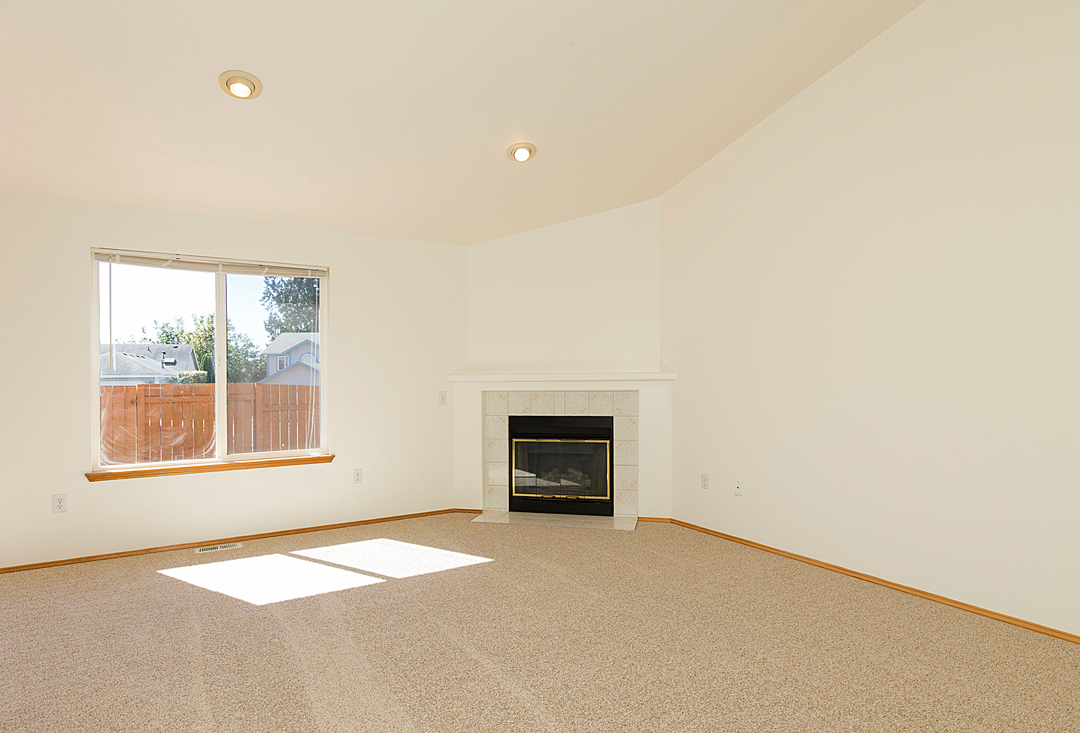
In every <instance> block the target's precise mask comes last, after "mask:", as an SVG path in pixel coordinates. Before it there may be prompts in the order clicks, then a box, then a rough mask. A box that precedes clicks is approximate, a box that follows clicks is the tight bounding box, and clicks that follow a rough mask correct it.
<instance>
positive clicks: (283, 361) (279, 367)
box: [275, 354, 289, 372]
mask: <svg viewBox="0 0 1080 733" xmlns="http://www.w3.org/2000/svg"><path fill="white" fill-rule="evenodd" d="M282 364H284V365H285V366H282ZM288 368H289V357H288V356H286V355H285V354H279V355H278V358H277V369H276V370H275V371H278V372H283V371H285V370H286V369H288Z"/></svg>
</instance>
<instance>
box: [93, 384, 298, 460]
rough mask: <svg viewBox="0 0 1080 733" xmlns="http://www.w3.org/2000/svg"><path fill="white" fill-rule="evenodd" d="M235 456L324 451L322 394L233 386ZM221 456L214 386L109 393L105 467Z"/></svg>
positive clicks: (104, 402)
mask: <svg viewBox="0 0 1080 733" xmlns="http://www.w3.org/2000/svg"><path fill="white" fill-rule="evenodd" d="M228 395H229V396H228V405H227V413H228V424H227V426H226V433H225V435H226V436H227V437H228V452H229V453H230V454H238V453H252V452H262V451H277V450H305V449H311V448H317V447H318V446H319V388H318V387H308V386H298V385H289V384H254V383H241V384H230V385H229V391H228ZM213 457H214V385H213V384H136V385H125V386H111V385H110V386H105V387H102V388H101V463H102V465H110V464H118V463H156V462H160V461H184V460H196V459H200V458H213Z"/></svg>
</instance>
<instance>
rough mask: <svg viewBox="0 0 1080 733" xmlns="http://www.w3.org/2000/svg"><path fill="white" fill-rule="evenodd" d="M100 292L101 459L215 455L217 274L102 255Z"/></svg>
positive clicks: (121, 460)
mask: <svg viewBox="0 0 1080 733" xmlns="http://www.w3.org/2000/svg"><path fill="white" fill-rule="evenodd" d="M98 291H99V294H100V300H99V314H100V319H99V335H100V338H99V341H100V344H101V345H100V354H99V356H100V359H99V369H98V378H99V384H100V391H101V465H103V466H106V465H116V464H128V463H157V462H162V461H181V460H195V459H203V458H213V457H214V433H215V431H214V383H213V382H214V378H213V366H212V364H213V355H214V315H213V314H214V275H213V274H212V273H205V272H189V271H176V270H169V269H167V268H163V267H140V266H137V265H119V264H109V263H104V262H102V263H99V265H98ZM207 369H209V372H210V373H209V374H208V373H207Z"/></svg>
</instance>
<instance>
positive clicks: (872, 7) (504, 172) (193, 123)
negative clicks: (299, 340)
mask: <svg viewBox="0 0 1080 733" xmlns="http://www.w3.org/2000/svg"><path fill="white" fill-rule="evenodd" d="M920 2H922V0H873V1H868V0H682V1H676V2H661V1H660V0H603V1H601V0H532V1H523V0H466V1H461V2H451V1H450V0H427V1H424V2H417V1H414V0H389V1H387V2H360V1H357V0H335V1H324V2H306V3H305V2H295V0H294V1H292V2H266V1H260V2H227V1H216V2H203V1H193V0H185V1H184V2H176V1H174V0H127V1H119V0H114V1H111V2H103V1H98V2H92V3H91V2H85V1H84V0H68V1H66V2H61V1H58V0H32V1H30V2H27V1H24V0H3V1H2V2H0V130H2V134H0V190H3V191H7V192H15V193H28V194H36V195H43V196H56V197H62V198H71V199H80V200H88V201H99V202H106V203H114V204H124V205H131V206H142V207H149V208H155V209H165V210H170V211H182V212H190V213H197V214H213V215H222V216H230V217H236V218H243V219H254V220H259V221H270V222H283V223H291V224H299V225H304V226H311V227H320V228H324V229H335V230H342V231H350V232H362V233H367V234H378V235H385V236H391V237H403V238H407V239H419V240H428V241H435V242H448V243H456V244H473V243H477V242H483V241H487V240H490V239H494V238H497V237H502V236H506V235H509V234H514V233H517V232H521V231H526V230H529V229H534V228H537V227H541V226H545V225H548V224H554V223H556V222H560V221H566V220H568V219H573V218H577V217H580V216H585V215H588V214H593V213H596V212H599V211H606V210H608V209H612V208H616V207H619V206H625V205H628V204H632V203H636V202H638V201H644V200H646V199H650V198H653V197H655V196H658V195H660V194H661V193H663V192H664V191H666V190H667V189H668V188H670V187H671V186H672V185H674V184H675V183H677V182H678V181H679V180H681V179H682V178H684V177H685V176H686V175H687V174H688V173H690V172H691V171H693V170H694V169H695V168H697V167H698V166H700V165H701V164H702V163H704V162H705V161H706V160H708V159H709V158H711V157H712V156H713V155H715V154H716V153H717V152H719V151H720V150H721V149H723V148H724V147H725V146H727V145H728V144H729V143H730V142H732V141H733V140H735V139H736V138H737V137H739V136H740V135H741V134H742V133H744V132H746V130H748V129H750V128H751V127H753V126H754V125H755V124H756V123H758V122H759V121H761V120H762V119H764V118H765V117H766V116H767V115H769V114H770V113H771V112H773V111H774V110H776V109H777V108H778V107H780V106H781V105H782V104H784V103H785V102H786V101H787V100H789V99H790V98H791V97H793V96H794V95H795V94H797V93H798V92H799V91H800V90H802V89H804V88H805V87H807V86H808V85H809V84H811V83H812V82H813V81H814V80H816V79H818V78H820V77H821V76H822V75H823V74H825V73H826V72H828V71H829V70H830V69H832V68H833V67H835V66H836V65H837V64H838V63H840V62H841V61H843V60H844V59H845V58H847V57H848V56H850V55H851V54H852V53H854V52H855V51H856V50H858V49H859V48H860V47H862V46H863V45H865V44H866V43H867V42H868V41H870V40H871V39H872V38H874V37H875V36H877V35H878V34H879V33H881V32H882V31H883V30H885V29H886V28H888V27H889V26H890V25H892V24H893V23H895V22H896V21H897V20H899V19H900V18H901V17H903V16H904V15H905V14H906V13H908V12H909V11H910V10H912V9H913V8H914V7H915V6H917V5H918V4H919V3H920ZM227 69H243V70H246V71H250V72H252V73H253V74H255V75H256V76H258V77H259V79H260V80H261V81H262V83H263V85H264V91H263V94H262V96H261V97H259V98H258V99H255V100H249V101H240V100H236V99H232V98H230V97H228V96H227V95H226V94H224V93H223V92H222V91H221V89H220V87H219V86H218V75H219V74H220V73H221V72H223V71H225V70H227ZM521 140H525V141H529V142H532V143H534V144H535V145H536V146H537V148H538V153H537V156H536V158H535V159H534V160H533V161H531V162H529V163H527V164H518V163H513V162H511V161H510V160H508V159H507V157H506V154H505V151H506V148H507V146H509V145H510V144H511V143H513V142H517V141H521Z"/></svg>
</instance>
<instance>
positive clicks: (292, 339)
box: [262, 331, 319, 355]
mask: <svg viewBox="0 0 1080 733" xmlns="http://www.w3.org/2000/svg"><path fill="white" fill-rule="evenodd" d="M305 341H310V342H312V343H313V344H316V345H318V343H319V334H318V333H317V332H310V331H308V332H301V333H282V334H278V337H277V338H276V339H274V340H273V341H271V342H270V345H269V346H267V347H266V348H265V349H263V350H262V353H264V354H270V355H272V354H287V353H289V352H290V351H292V350H293V349H295V348H296V347H297V346H299V345H300V344H302V343H304V342H305Z"/></svg>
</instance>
